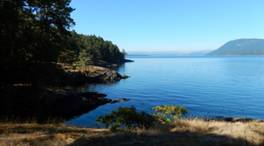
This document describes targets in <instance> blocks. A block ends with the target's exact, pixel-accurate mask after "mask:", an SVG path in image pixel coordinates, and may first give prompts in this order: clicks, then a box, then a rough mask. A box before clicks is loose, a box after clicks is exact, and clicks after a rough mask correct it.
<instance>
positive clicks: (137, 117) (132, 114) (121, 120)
mask: <svg viewBox="0 0 264 146" xmlns="http://www.w3.org/2000/svg"><path fill="white" fill-rule="evenodd" d="M97 121H98V122H101V123H103V124H105V125H106V127H108V128H111V129H112V130H117V129H120V128H127V129H135V128H150V127H152V126H154V124H155V121H156V118H155V117H154V116H152V115H150V114H147V113H146V112H139V111H137V110H136V108H135V107H129V108H128V107H120V108H118V110H117V111H113V112H112V113H110V114H107V115H105V116H100V117H98V118H97Z"/></svg>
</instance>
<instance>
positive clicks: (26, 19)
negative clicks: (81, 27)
mask: <svg viewBox="0 0 264 146" xmlns="http://www.w3.org/2000/svg"><path fill="white" fill-rule="evenodd" d="M70 2H71V0H2V1H1V2H0V19H1V23H0V44H1V49H0V62H1V66H3V65H8V64H10V65H11V64H12V65H16V64H21V63H22V64H23V63H27V62H31V63H32V62H34V63H38V62H53V63H54V62H55V63H56V62H61V63H69V64H76V65H81V66H84V65H88V64H100V62H102V63H119V62H122V61H124V56H125V53H124V52H122V51H120V49H119V48H118V46H116V45H114V44H113V43H112V42H110V41H105V40H104V39H103V38H101V37H97V36H94V35H83V34H77V33H76V32H74V31H71V30H70V29H71V27H72V26H73V25H74V24H75V23H74V20H73V19H72V18H71V17H70V14H71V12H72V11H74V9H73V8H72V7H71V6H70Z"/></svg>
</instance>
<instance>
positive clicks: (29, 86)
mask: <svg viewBox="0 0 264 146" xmlns="http://www.w3.org/2000/svg"><path fill="white" fill-rule="evenodd" d="M29 66H30V67H29ZM30 68H34V69H31V70H30ZM27 69H29V70H27ZM32 70H33V71H32ZM13 73H14V74H13V75H12V76H13V77H15V78H16V79H15V81H19V82H13V83H11V84H3V85H1V86H0V93H1V96H2V97H1V99H0V116H1V117H0V120H3V119H4V120H11V121H12V120H13V121H17V122H19V121H22V122H23V121H27V120H35V121H37V122H44V123H45V122H46V121H48V120H50V119H52V120H53V121H54V122H58V121H65V120H68V119H71V118H73V117H75V116H78V115H81V114H83V113H87V112H89V111H91V110H94V109H95V108H97V107H98V106H101V105H104V104H107V103H116V102H123V101H127V99H117V100H111V99H108V98H106V96H107V95H105V94H101V93H97V92H80V91H78V90H75V89H74V88H80V86H86V84H98V83H102V84H110V83H115V82H117V81H120V80H122V79H126V78H127V77H128V76H125V75H121V74H119V73H118V72H117V71H115V70H112V69H109V68H105V67H99V66H94V65H90V66H86V67H83V68H77V67H73V66H67V65H65V64H45V63H38V64H29V65H28V66H26V67H23V66H22V67H21V68H19V69H18V70H17V72H13ZM26 73H27V74H26ZM19 77H23V78H21V79H20V80H17V78H19ZM32 79H33V80H35V81H36V82H29V81H31V80H32ZM66 87H67V88H66ZM68 87H70V88H68ZM71 88H72V89H71ZM49 122H50V121H49Z"/></svg>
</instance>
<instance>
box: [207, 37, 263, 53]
mask: <svg viewBox="0 0 264 146" xmlns="http://www.w3.org/2000/svg"><path fill="white" fill-rule="evenodd" d="M208 55H221V56H222V55H225V56H233V55H234V56H236V55H264V39H237V40H233V41H229V42H227V43H226V44H224V45H223V46H221V47H220V48H218V49H216V50H214V51H212V52H210V53H208Z"/></svg>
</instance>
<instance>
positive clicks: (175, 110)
mask: <svg viewBox="0 0 264 146" xmlns="http://www.w3.org/2000/svg"><path fill="white" fill-rule="evenodd" d="M153 110H154V116H155V117H157V119H158V120H159V121H160V122H162V123H165V124H168V123H171V122H173V121H175V120H177V119H179V118H181V117H182V116H183V115H185V114H186V113H187V109H186V108H185V107H182V106H176V105H160V106H155V107H153Z"/></svg>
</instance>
